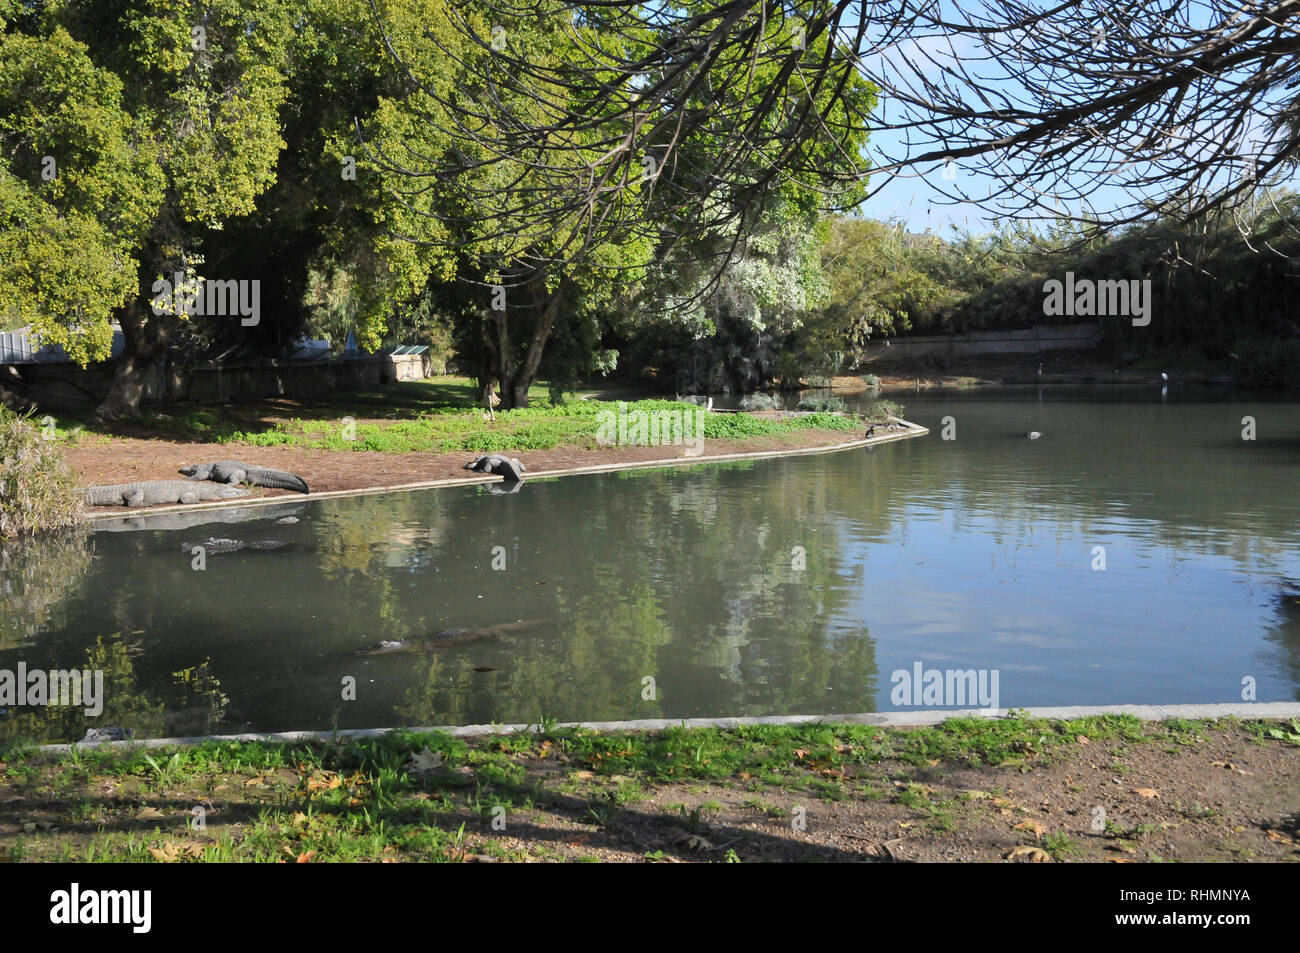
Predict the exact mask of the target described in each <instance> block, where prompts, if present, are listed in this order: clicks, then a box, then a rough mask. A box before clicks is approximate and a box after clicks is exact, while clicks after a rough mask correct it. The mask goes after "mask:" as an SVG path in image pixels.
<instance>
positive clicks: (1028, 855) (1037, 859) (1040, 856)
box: [1002, 844, 1052, 864]
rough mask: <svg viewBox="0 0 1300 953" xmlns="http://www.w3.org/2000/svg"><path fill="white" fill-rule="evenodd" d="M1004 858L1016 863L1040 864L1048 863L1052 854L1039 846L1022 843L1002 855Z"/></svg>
mask: <svg viewBox="0 0 1300 953" xmlns="http://www.w3.org/2000/svg"><path fill="white" fill-rule="evenodd" d="M1002 857H1003V859H1004V860H1014V861H1015V862H1016V863H1018V864H1024V863H1030V864H1042V863H1050V862H1051V859H1052V855H1051V854H1049V853H1048V852H1047V851H1045V850H1043V849H1042V848H1041V847H1030V846H1028V845H1025V844H1022V845H1021V846H1019V847H1013V848H1011V849H1010V850H1009V851H1007V852H1006V853H1005V854H1003V855H1002Z"/></svg>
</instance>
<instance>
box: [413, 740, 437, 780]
mask: <svg viewBox="0 0 1300 953" xmlns="http://www.w3.org/2000/svg"><path fill="white" fill-rule="evenodd" d="M440 767H442V752H441V751H430V750H429V746H428V745H425V746H424V750H423V751H421V752H419V753H418V754H412V755H411V760H410V761H409V762H407V765H406V771H407V773H408V774H427V773H428V772H430V771H433V770H435V769H436V768H440Z"/></svg>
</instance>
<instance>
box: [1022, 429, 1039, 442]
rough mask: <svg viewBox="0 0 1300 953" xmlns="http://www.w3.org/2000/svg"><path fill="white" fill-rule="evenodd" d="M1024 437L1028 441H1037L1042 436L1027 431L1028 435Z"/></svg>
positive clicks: (1035, 431) (1033, 431) (1032, 431)
mask: <svg viewBox="0 0 1300 953" xmlns="http://www.w3.org/2000/svg"><path fill="white" fill-rule="evenodd" d="M1025 436H1026V437H1028V438H1029V439H1030V440H1037V439H1038V438H1039V437H1041V436H1042V434H1041V433H1039V432H1038V431H1037V430H1031V431H1029V433H1027V434H1025Z"/></svg>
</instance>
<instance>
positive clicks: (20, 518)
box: [0, 406, 82, 537]
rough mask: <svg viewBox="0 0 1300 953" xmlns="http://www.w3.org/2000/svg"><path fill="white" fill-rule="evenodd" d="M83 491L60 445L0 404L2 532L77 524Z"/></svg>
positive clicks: (1, 534)
mask: <svg viewBox="0 0 1300 953" xmlns="http://www.w3.org/2000/svg"><path fill="white" fill-rule="evenodd" d="M81 506H82V493H81V491H80V490H79V489H78V488H77V481H76V478H75V477H74V476H73V474H72V471H71V470H69V469H68V466H67V464H66V463H64V462H63V457H62V455H61V454H60V452H59V450H58V448H57V445H56V444H55V443H54V442H53V441H51V440H47V439H46V438H45V435H44V434H42V433H41V431H40V430H38V429H37V428H36V427H34V426H33V425H32V424H31V423H30V422H29V421H28V419H27V418H26V417H20V416H18V415H17V414H15V413H14V412H13V411H12V410H10V409H9V408H8V407H3V406H0V537H8V536H21V535H23V534H25V533H35V532H40V531H43V530H50V529H57V528H58V527H60V526H71V525H72V524H74V523H76V522H78V521H79V520H80V518H81Z"/></svg>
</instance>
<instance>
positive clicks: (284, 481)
mask: <svg viewBox="0 0 1300 953" xmlns="http://www.w3.org/2000/svg"><path fill="white" fill-rule="evenodd" d="M181 473H183V474H185V475H186V476H187V477H189V478H190V479H191V480H212V481H213V482H215V483H251V484H253V486H266V487H271V488H272V489H276V490H297V491H298V492H299V493H310V492H311V490H310V489H308V487H307V481H306V480H304V479H303V478H302V477H300V476H297V475H296V474H293V473H288V472H286V471H284V470H273V469H271V468H270V467H254V466H249V465H248V464H247V463H240V462H239V461H238V460H221V461H219V462H218V463H195V464H193V465H191V466H188V467H181Z"/></svg>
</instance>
